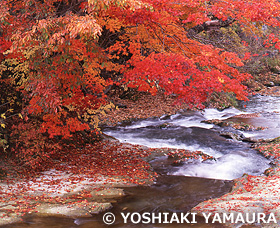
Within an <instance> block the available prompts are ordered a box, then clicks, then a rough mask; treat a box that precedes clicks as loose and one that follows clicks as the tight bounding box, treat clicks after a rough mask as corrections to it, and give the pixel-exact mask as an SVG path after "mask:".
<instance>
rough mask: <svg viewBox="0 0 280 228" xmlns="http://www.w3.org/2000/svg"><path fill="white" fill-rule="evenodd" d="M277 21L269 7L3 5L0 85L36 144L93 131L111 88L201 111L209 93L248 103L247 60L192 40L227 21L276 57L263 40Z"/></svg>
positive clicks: (51, 0)
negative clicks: (7, 87) (31, 127)
mask: <svg viewBox="0 0 280 228" xmlns="http://www.w3.org/2000/svg"><path fill="white" fill-rule="evenodd" d="M279 11H280V3H279V2H278V1H276V0H265V1H263V0H262V1H260V0H257V1H255V0H254V1H232V0H225V1H219V0H217V1H216V0H214V1H206V2H205V1H198V0H191V1H185V0H178V1H167V0H104V1H99V0H88V1H86V0H67V1H66V0H48V1H45V0H23V1H22V0H21V1H19V0H2V1H1V5H0V24H1V30H0V34H1V35H0V61H1V65H0V72H1V78H0V80H9V83H10V84H11V85H13V86H14V89H15V90H16V91H19V92H20V93H21V95H22V100H21V101H20V102H21V110H17V112H20V113H21V115H22V116H23V118H24V119H25V121H29V118H35V119H36V121H39V122H40V126H39V127H38V128H36V129H37V130H36V131H37V132H38V134H42V140H43V137H45V136H49V137H50V138H53V137H61V138H65V139H66V138H69V137H71V136H72V135H73V133H75V132H77V131H84V130H96V129H97V128H98V118H97V116H98V114H100V113H101V114H105V112H106V110H108V109H110V108H112V107H113V105H112V104H110V103H108V99H106V98H107V97H106V93H107V91H108V90H109V89H110V88H111V86H112V85H117V86H120V87H131V88H135V89H137V90H139V91H145V92H150V93H151V94H156V93H157V92H158V91H163V92H164V93H165V94H167V95H170V94H172V95H175V96H176V97H177V98H178V101H181V102H186V103H188V104H189V106H190V107H199V108H203V103H204V102H205V101H206V99H207V97H208V96H210V95H211V94H212V93H214V92H227V93H232V94H234V96H235V97H236V98H237V99H246V95H247V93H246V87H245V86H244V85H243V84H242V83H243V82H244V81H246V80H247V79H248V78H249V77H250V75H249V74H247V73H246V72H242V71H240V69H241V67H242V66H243V65H244V62H246V61H247V60H248V59H249V58H250V54H248V53H247V54H246V55H243V56H240V54H238V53H233V52H228V51H226V50H224V49H222V48H217V47H215V46H213V45H211V44H205V42H202V41H200V40H199V39H196V34H193V33H190V31H195V30H194V29H193V28H195V26H198V25H201V24H203V23H205V22H208V21H211V20H217V21H219V23H220V24H223V22H226V21H227V20H229V19H230V21H231V22H230V24H229V26H231V25H232V24H235V25H238V26H239V27H240V28H241V30H242V32H243V33H244V34H246V35H247V36H249V35H253V34H258V35H259V36H262V37H263V39H266V38H265V37H267V39H266V43H265V44H264V46H267V47H273V48H276V49H279V47H280V45H279V44H280V42H279V38H278V37H277V36H275V35H270V34H268V33H267V32H264V30H263V28H264V26H266V28H269V27H277V26H279V20H278V19H279V18H278V16H279V14H280V12H279ZM205 32H207V29H206V30H205ZM7 96H10V95H9V94H7ZM13 99H16V98H13ZM1 111H2V110H1ZM3 126H4V125H3ZM36 126H37V125H36ZM23 127H24V125H18V130H19V129H21V128H23ZM25 128H26V126H25Z"/></svg>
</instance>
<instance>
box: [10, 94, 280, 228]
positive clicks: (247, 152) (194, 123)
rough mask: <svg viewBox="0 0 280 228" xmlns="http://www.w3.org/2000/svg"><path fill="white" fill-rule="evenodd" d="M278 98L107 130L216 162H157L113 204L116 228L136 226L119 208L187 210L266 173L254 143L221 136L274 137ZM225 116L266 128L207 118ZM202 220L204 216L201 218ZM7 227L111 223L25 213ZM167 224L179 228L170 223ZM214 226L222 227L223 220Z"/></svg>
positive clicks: (279, 120)
mask: <svg viewBox="0 0 280 228" xmlns="http://www.w3.org/2000/svg"><path fill="white" fill-rule="evenodd" d="M279 112H280V99H279V97H269V96H254V97H252V98H251V99H250V101H249V102H241V103H240V107H239V109H235V108H229V109H225V110H223V111H219V110H216V109H206V110H204V111H202V112H194V111H184V112H180V113H178V114H176V115H172V116H163V117H161V118H151V119H147V120H141V121H136V122H133V123H131V124H129V125H120V126H117V127H113V128H106V129H104V130H105V133H107V134H109V135H111V136H113V137H115V138H117V139H119V140H120V141H121V142H128V143H132V144H141V145H146V146H149V147H171V148H182V149H188V150H200V151H202V152H204V153H207V154H209V155H211V156H213V157H215V160H213V161H205V162H202V161H200V160H190V161H188V162H186V163H185V164H183V165H182V166H171V165H170V164H169V163H168V161H167V159H166V157H161V158H158V159H156V160H154V161H153V162H152V165H153V166H154V168H155V170H156V171H157V172H158V173H159V174H160V175H159V178H158V180H157V182H156V183H155V184H154V185H153V186H149V187H147V186H138V187H133V188H126V189H125V192H126V197H124V198H123V199H121V200H119V201H118V202H116V203H115V204H114V208H113V209H112V212H113V213H115V215H116V216H117V218H116V223H115V224H114V225H112V226H111V227H131V224H127V225H124V224H123V223H122V221H123V220H122V219H121V218H120V212H121V211H125V212H184V213H187V212H188V211H189V210H190V209H191V208H192V207H194V206H195V205H196V204H198V203H199V202H202V201H205V200H207V199H209V198H215V197H219V196H221V195H223V194H225V193H227V192H229V191H230V190H231V187H232V183H233V181H232V180H233V179H235V178H238V177H241V176H242V175H243V174H244V173H247V174H252V175H263V172H264V171H265V169H267V168H268V167H269V166H270V165H269V163H270V161H269V160H268V159H266V158H264V157H262V156H261V155H260V154H258V153H257V152H256V151H255V150H253V149H252V148H250V144H249V143H245V142H241V141H236V140H233V139H227V138H225V137H223V136H221V135H220V133H221V132H223V131H232V132H234V133H237V134H239V135H241V134H242V135H243V136H244V137H253V138H256V139H259V138H266V139H268V138H275V137H278V136H280V114H279ZM245 113H259V114H260V116H259V117H251V118H244V117H242V116H241V117H235V116H236V115H239V114H245ZM211 119H221V120H226V121H235V122H244V123H248V124H252V125H255V126H262V127H266V129H265V130H262V131H245V132H244V131H240V130H233V129H230V128H229V127H219V126H216V125H213V124H206V123H203V122H202V121H204V120H211ZM198 220H199V218H198ZM5 227H13V228H14V227H15V228H16V227H21V228H22V227H41V228H46V227H55V228H59V227H67V228H72V227H82V228H90V227H94V228H98V227H107V225H104V223H103V221H102V215H97V216H94V217H93V218H86V219H85V218H80V219H71V218H57V217H55V218H54V217H36V216H26V217H25V218H24V221H23V222H22V223H19V224H13V225H8V226H5ZM137 227H163V225H139V224H138V225H137ZM164 227H174V225H173V224H171V225H170V224H165V225H164ZM176 227H214V226H213V224H211V226H210V225H208V224H202V221H201V223H198V224H184V225H182V226H180V225H176ZM215 227H222V225H221V224H218V225H215Z"/></svg>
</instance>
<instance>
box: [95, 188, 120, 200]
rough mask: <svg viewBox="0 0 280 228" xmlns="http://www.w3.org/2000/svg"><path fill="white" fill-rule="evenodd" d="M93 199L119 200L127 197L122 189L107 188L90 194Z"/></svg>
mask: <svg viewBox="0 0 280 228" xmlns="http://www.w3.org/2000/svg"><path fill="white" fill-rule="evenodd" d="M90 194H91V195H92V197H93V198H100V197H102V198H106V199H111V198H118V197H122V196H124V195H125V193H124V191H123V189H120V188H106V189H103V190H93V191H91V192H90Z"/></svg>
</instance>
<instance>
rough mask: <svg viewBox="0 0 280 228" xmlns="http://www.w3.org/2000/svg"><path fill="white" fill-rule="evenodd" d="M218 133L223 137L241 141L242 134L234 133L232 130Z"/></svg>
mask: <svg viewBox="0 0 280 228" xmlns="http://www.w3.org/2000/svg"><path fill="white" fill-rule="evenodd" d="M220 135H221V136H223V137H225V138H229V139H233V140H235V141H241V140H243V138H244V136H243V135H242V134H236V133H233V132H220Z"/></svg>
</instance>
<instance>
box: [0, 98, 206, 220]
mask: <svg viewBox="0 0 280 228" xmlns="http://www.w3.org/2000/svg"><path fill="white" fill-rule="evenodd" d="M153 98H154V100H153ZM115 102H116V103H117V102H118V104H119V106H120V107H119V109H118V110H115V111H113V112H112V113H111V114H109V115H108V116H109V117H108V119H106V120H104V123H105V122H106V121H107V122H106V123H107V124H108V123H111V125H113V124H116V123H118V122H123V121H131V120H133V119H142V118H147V117H151V116H162V115H171V114H175V113H176V112H178V111H180V110H182V109H184V108H185V107H186V106H184V105H177V106H173V104H174V103H173V102H174V98H172V97H164V96H161V95H159V96H157V97H145V98H139V100H138V101H137V102H132V101H126V103H125V102H124V101H122V102H123V103H119V102H121V101H120V100H116V101H115ZM130 105H131V106H130ZM149 105H150V106H149ZM130 109H131V110H132V111H131V112H128V113H126V112H127V111H128V110H130ZM139 113H140V114H139ZM141 113H142V114H141ZM110 117H111V119H110ZM113 120H114V121H113ZM63 151H64V152H62V153H64V154H65V156H66V157H67V161H66V160H65V161H64V162H61V161H58V162H57V163H56V164H55V165H54V167H53V169H52V170H48V171H46V172H43V173H38V174H37V175H36V176H33V178H31V179H30V178H26V179H20V180H19V179H17V178H14V177H9V176H8V177H7V178H6V179H4V180H2V182H1V185H0V187H1V192H2V195H1V198H0V199H1V200H0V207H1V208H0V211H1V220H0V221H1V223H0V224H1V225H4V224H8V223H14V222H20V221H21V219H22V217H23V216H25V215H30V214H36V215H39V216H67V217H71V218H77V217H87V216H89V217H91V216H92V215H94V214H97V213H101V212H102V211H104V210H108V209H109V208H111V207H112V203H113V202H116V200H117V198H119V197H123V196H124V194H123V191H122V189H121V187H123V186H135V185H138V184H142V185H151V184H153V183H154V180H155V178H156V174H155V173H154V171H153V170H152V168H151V166H150V165H149V163H148V162H147V161H150V160H152V159H153V158H154V157H156V156H162V155H168V154H172V153H173V155H174V154H175V156H173V157H175V162H176V161H177V162H179V163H180V162H181V161H182V159H187V158H198V157H202V156H204V154H203V153H202V154H200V155H197V154H196V153H195V152H193V153H192V152H190V151H186V150H180V151H179V154H178V153H177V152H178V150H176V149H168V148H166V149H156V148H155V149H150V148H148V147H144V146H139V145H130V144H122V143H119V142H118V141H117V140H115V139H113V138H112V137H107V136H105V138H104V139H103V140H102V141H101V142H96V144H87V145H85V146H83V147H78V148H76V149H75V150H73V148H70V149H68V150H67V148H64V149H63ZM175 152H176V153H175Z"/></svg>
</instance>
